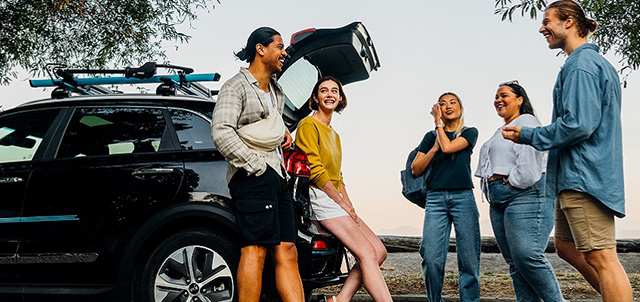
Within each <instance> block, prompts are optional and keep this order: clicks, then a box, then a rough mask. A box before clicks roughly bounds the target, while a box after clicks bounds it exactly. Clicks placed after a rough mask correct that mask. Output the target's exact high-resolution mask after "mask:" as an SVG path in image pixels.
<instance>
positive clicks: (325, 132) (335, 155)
mask: <svg viewBox="0 0 640 302" xmlns="http://www.w3.org/2000/svg"><path fill="white" fill-rule="evenodd" d="M296 146H298V148H300V149H301V150H302V151H304V152H306V153H307V157H308V158H309V163H310V164H311V183H312V184H313V185H315V186H316V187H318V188H322V187H323V186H324V185H325V184H326V183H327V182H328V181H331V183H332V184H333V185H334V186H335V187H336V189H338V192H340V191H341V190H340V187H341V184H342V172H340V167H341V166H342V147H341V146H340V136H339V135H338V133H336V132H335V131H334V130H333V128H330V127H327V126H326V125H324V124H323V123H321V122H319V121H318V120H316V119H314V118H313V117H311V116H307V117H305V118H304V119H302V120H301V121H300V123H299V124H298V131H297V132H296Z"/></svg>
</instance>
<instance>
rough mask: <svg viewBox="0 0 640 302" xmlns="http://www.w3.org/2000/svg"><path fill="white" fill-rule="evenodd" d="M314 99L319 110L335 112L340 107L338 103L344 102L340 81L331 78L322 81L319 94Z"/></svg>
mask: <svg viewBox="0 0 640 302" xmlns="http://www.w3.org/2000/svg"><path fill="white" fill-rule="evenodd" d="M313 99H314V101H315V102H316V103H317V104H318V110H321V111H323V112H326V113H329V112H333V111H334V110H336V108H337V107H338V104H340V102H342V96H341V95H340V87H339V86H338V83H336V82H334V81H331V80H326V81H324V82H322V83H320V86H318V95H317V96H315V95H314V97H313Z"/></svg>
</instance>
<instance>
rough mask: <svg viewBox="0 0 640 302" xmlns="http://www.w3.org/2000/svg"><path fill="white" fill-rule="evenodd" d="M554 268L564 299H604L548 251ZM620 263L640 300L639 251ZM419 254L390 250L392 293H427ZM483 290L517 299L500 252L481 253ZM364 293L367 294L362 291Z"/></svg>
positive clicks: (452, 266) (452, 265)
mask: <svg viewBox="0 0 640 302" xmlns="http://www.w3.org/2000/svg"><path fill="white" fill-rule="evenodd" d="M546 257H547V259H549V262H551V265H552V266H553V268H554V269H555V272H556V276H557V277H558V281H559V282H560V287H561V289H562V292H563V295H564V297H565V299H568V300H571V301H601V299H600V296H599V295H598V293H597V292H596V291H595V290H593V289H592V288H591V287H590V286H589V284H588V283H587V282H586V281H584V279H583V278H582V276H581V275H580V274H579V273H578V272H577V271H576V270H575V269H574V268H573V267H572V266H570V265H569V264H567V263H566V262H564V261H563V260H561V259H560V258H558V256H557V255H556V254H546ZM619 258H620V262H621V263H622V265H623V266H624V268H625V270H626V271H627V274H628V275H629V279H630V280H631V286H632V288H633V289H634V301H640V254H639V253H621V254H619ZM420 261H421V259H420V255H419V254H418V253H415V252H414V253H389V256H388V258H387V260H386V261H385V263H384V264H383V265H382V273H383V275H384V277H385V279H386V281H387V285H388V287H389V290H390V291H391V293H392V295H424V281H423V277H422V268H421V266H420ZM456 263H457V262H456V254H455V253H449V255H448V257H447V265H446V274H445V286H444V289H443V295H444V296H445V297H450V298H455V297H457V296H458V288H457V286H458V280H457V279H458V273H457V264H456ZM480 265H481V268H480V270H481V290H482V297H493V298H508V299H509V298H514V297H515V295H514V293H513V288H512V284H511V278H510V277H509V269H508V266H507V264H506V262H505V261H504V259H502V255H501V254H499V253H482V255H481V264H480ZM339 289H340V288H339V287H336V286H334V287H328V288H324V289H321V290H319V291H318V292H324V293H336V292H337V291H339ZM361 293H366V292H365V291H364V290H361Z"/></svg>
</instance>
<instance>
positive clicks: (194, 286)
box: [154, 245, 234, 302]
mask: <svg viewBox="0 0 640 302" xmlns="http://www.w3.org/2000/svg"><path fill="white" fill-rule="evenodd" d="M233 293H234V284H233V275H232V273H231V269H230V268H229V265H228V264H227V262H226V261H225V260H224V258H222V256H221V255H220V254H218V253H217V252H216V251H214V250H212V249H210V248H208V247H205V246H200V245H190V246H186V247H181V248H179V249H177V250H175V251H174V252H173V253H171V254H170V255H169V256H168V257H167V258H166V259H164V261H163V262H162V265H161V266H160V269H159V270H158V272H157V273H156V276H155V281H154V297H155V301H156V302H167V301H181V302H218V301H229V302H231V301H232V300H233Z"/></svg>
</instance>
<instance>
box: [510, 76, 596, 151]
mask: <svg viewBox="0 0 640 302" xmlns="http://www.w3.org/2000/svg"><path fill="white" fill-rule="evenodd" d="M598 85H599V83H598V79H597V78H596V77H595V76H594V75H592V74H591V73H589V72H587V71H585V70H582V69H576V70H573V71H572V72H571V73H570V74H568V75H567V77H566V79H565V82H564V83H563V90H562V96H561V99H562V100H563V102H562V103H561V104H554V105H555V106H559V107H558V110H556V116H555V117H554V121H553V122H552V123H551V124H550V125H548V126H544V127H537V128H530V127H522V129H521V130H520V141H521V142H522V143H524V144H528V145H531V146H533V147H534V148H536V149H538V150H549V149H556V148H561V147H566V146H570V145H573V144H575V143H578V142H580V141H583V140H585V139H587V138H588V137H589V136H591V134H592V133H593V132H594V131H595V130H596V129H597V128H598V126H599V125H600V120H601V118H602V110H601V106H602V101H601V98H600V92H599V91H600V89H599V88H598Z"/></svg>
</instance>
